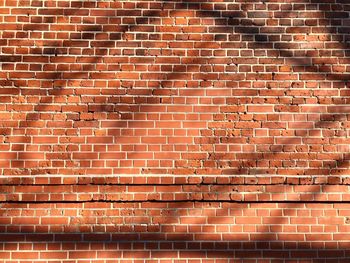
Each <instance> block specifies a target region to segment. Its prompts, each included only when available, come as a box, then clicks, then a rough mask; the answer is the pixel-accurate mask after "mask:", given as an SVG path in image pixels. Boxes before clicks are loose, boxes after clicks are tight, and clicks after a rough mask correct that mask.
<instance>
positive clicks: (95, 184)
mask: <svg viewBox="0 0 350 263" xmlns="http://www.w3.org/2000/svg"><path fill="white" fill-rule="evenodd" d="M48 178H50V177H48ZM69 178H70V177H69ZM73 178H74V177H73ZM102 178H103V177H102ZM163 178H164V177H163ZM257 178H258V177H257ZM97 179H99V178H98V177H97ZM0 180H1V177H0ZM24 185H31V186H72V185H73V186H82V185H84V186H105V185H107V186H110V185H116V186H154V187H157V186H178V185H184V186H202V185H213V186H223V187H224V186H247V187H250V186H305V187H308V186H309V187H312V186H328V187H333V186H338V185H345V186H350V183H348V184H344V183H338V184H327V183H319V184H317V183H309V184H301V183H299V184H291V183H285V184H283V183H271V184H268V183H265V184H258V183H257V184H249V183H228V184H224V183H176V182H174V183H153V182H150V183H113V182H112V183H109V182H106V183H81V182H80V183H79V182H77V183H68V184H65V183H61V184H58V183H54V184H50V183H47V184H35V183H13V184H11V183H5V184H1V183H0V186H24ZM305 193H313V192H305Z"/></svg>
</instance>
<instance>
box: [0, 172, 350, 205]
mask: <svg viewBox="0 0 350 263" xmlns="http://www.w3.org/2000/svg"><path fill="white" fill-rule="evenodd" d="M0 189H1V194H0V201H1V202H89V201H100V202H104V201H113V202H140V201H154V202H183V201H229V202H259V201H261V202H299V201H301V202H315V201H316V202H350V177H317V176H315V177H263V176H261V177H258V176H257V177H233V176H232V177H221V176H219V177H218V176H197V177H194V176H176V177H172V176H149V177H140V176H123V177H120V176H115V177H93V176H90V177H89V176H84V177H69V176H64V177H57V176H55V177H6V178H1V185H0Z"/></svg>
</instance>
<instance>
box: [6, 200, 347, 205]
mask: <svg viewBox="0 0 350 263" xmlns="http://www.w3.org/2000/svg"><path fill="white" fill-rule="evenodd" d="M7 203H8V204H84V203H111V204H112V203H236V204H350V200H349V201H318V200H316V201H298V200H296V201H294V200H289V201H288V200H283V201H282V200H277V201H235V200H116V201H111V200H86V201H51V200H50V201H0V204H7Z"/></svg>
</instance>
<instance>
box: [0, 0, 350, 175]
mask: <svg viewBox="0 0 350 263" xmlns="http://www.w3.org/2000/svg"><path fill="white" fill-rule="evenodd" d="M62 4H63V6H62V7H59V8H57V7H55V3H45V5H47V6H45V8H40V9H38V10H39V11H38V14H37V13H36V12H37V9H35V8H34V7H33V8H27V9H22V8H19V9H16V10H17V11H16V12H18V13H19V14H22V15H28V16H27V17H26V20H25V21H26V23H25V24H24V25H23V30H22V31H17V33H16V35H15V34H14V33H13V32H6V31H4V32H2V34H3V37H4V41H5V42H4V44H5V45H9V46H15V47H16V46H19V47H21V46H27V47H28V49H27V48H23V50H22V49H20V48H18V49H17V51H19V52H22V54H21V53H19V54H18V55H15V56H13V54H12V53H11V52H13V51H14V50H13V49H11V48H9V49H8V52H7V53H11V54H9V55H7V56H3V57H2V60H3V61H7V63H3V65H2V67H3V76H4V81H3V83H4V84H5V85H6V86H11V87H12V88H10V90H9V89H3V91H4V92H5V93H8V92H9V93H10V94H12V96H10V97H7V98H6V99H11V101H8V103H10V104H8V103H7V104H6V110H8V111H9V112H11V113H10V115H9V116H12V120H13V121H11V122H6V123H4V125H3V126H4V128H3V135H4V142H5V145H4V150H10V149H11V150H12V152H11V153H3V156H4V159H5V158H6V159H8V161H4V162H3V164H4V166H3V168H4V169H3V173H4V174H8V175H10V174H12V173H16V174H22V175H26V174H47V173H49V174H57V173H58V174H72V173H73V174H123V173H134V174H138V173H145V174H147V173H163V174H164V173H165V174H168V173H179V174H251V175H254V174H283V175H290V174H293V175H299V174H305V175H319V174H324V175H331V174H342V173H347V164H348V159H347V155H346V152H347V151H348V147H347V145H346V144H347V125H348V122H347V115H348V114H347V107H346V105H345V104H346V98H345V99H344V98H342V97H341V96H347V93H348V92H347V90H346V89H345V88H346V86H347V85H348V79H349V74H347V73H346V72H347V67H346V65H347V64H348V60H347V55H348V54H347V50H348V41H349V35H348V33H347V30H346V29H347V28H348V27H347V23H348V20H349V19H348V18H349V12H348V10H347V9H348V5H346V4H343V3H341V2H337V3H333V4H330V3H312V4H289V3H285V4H283V5H282V7H281V10H280V11H279V9H278V4H277V5H276V4H275V3H269V2H266V3H263V4H253V3H250V2H247V3H245V2H244V3H230V4H228V3H215V4H212V3H195V2H193V3H192V2H164V3H162V2H150V3H148V2H141V3H136V2H128V3H120V2H101V3H97V2H74V3H69V2H67V3H62ZM64 5H67V6H64ZM69 5H70V6H69ZM95 7H98V8H96V9H95ZM89 8H91V9H90V10H89ZM254 8H255V9H254ZM267 8H272V10H270V9H267ZM315 8H319V10H315ZM275 9H276V10H275ZM308 9H311V10H308ZM314 10H315V11H314ZM88 15H89V16H88ZM20 17H21V19H24V18H23V17H22V16H20ZM39 23H40V24H39ZM172 23H175V25H173V24H172ZM189 23H190V25H188V24H189ZM6 26H7V25H6ZM11 26H12V27H11V28H10V29H12V30H16V29H17V30H18V28H19V27H18V24H11ZM43 31H44V33H43V34H42V33H41V32H43ZM41 34H42V35H41ZM20 37H23V38H25V40H19V38H20ZM41 37H43V39H44V40H42V39H41ZM36 46H37V47H36ZM3 49H4V48H3ZM5 51H7V50H6V49H5ZM28 52H29V54H28ZM22 59H23V61H21V60H22ZM20 62H23V63H20ZM19 70H21V71H22V72H19ZM13 86H15V87H19V88H13ZM13 95H18V96H13ZM304 113H306V114H304ZM11 114H12V115H11ZM23 118H24V119H23ZM18 119H20V120H21V121H20V122H19V123H18V121H17V120H18ZM18 124H19V125H20V126H18V127H17V125H18ZM55 129H56V130H55ZM161 129H163V130H161ZM47 136H49V137H47ZM59 136H60V137H59ZM11 143H12V144H16V145H11ZM324 147H326V149H324ZM10 159H13V161H12V162H11V161H10ZM310 159H311V160H312V161H310ZM10 163H11V168H10ZM38 167H41V168H38ZM76 167H78V168H77V169H76Z"/></svg>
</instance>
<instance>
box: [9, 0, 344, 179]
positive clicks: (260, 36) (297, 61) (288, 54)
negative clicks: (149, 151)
mask: <svg viewBox="0 0 350 263" xmlns="http://www.w3.org/2000/svg"><path fill="white" fill-rule="evenodd" d="M181 5H183V8H184V9H186V10H187V7H189V5H190V6H191V8H193V7H194V6H196V5H197V6H198V4H193V3H191V4H187V3H180V4H179V5H177V7H181ZM185 7H186V8H185ZM153 14H154V15H155V16H159V13H157V12H155V13H153ZM196 14H201V15H202V16H203V17H218V18H220V17H221V16H222V12H217V11H215V10H211V11H208V12H196ZM236 15H237V16H238V17H239V14H238V13H237V14H236ZM234 19H237V17H234ZM234 19H233V20H230V21H231V22H230V23H233V25H234V23H236V22H235V21H234ZM245 23H248V25H245V26H243V27H242V29H240V28H241V27H235V30H236V29H237V31H240V30H241V31H244V32H240V33H242V34H245V35H246V36H247V37H250V38H252V37H253V38H254V39H255V40H257V39H262V40H264V39H270V38H271V36H270V35H269V34H258V33H257V34H254V32H255V31H256V29H254V28H255V27H256V25H255V24H254V23H252V24H251V25H249V22H245ZM129 28H130V29H129ZM133 28H134V27H133V26H130V27H129V26H128V30H133ZM135 28H136V27H135ZM228 28H231V29H229V30H232V32H233V29H232V25H230V27H228ZM226 29H227V28H225V29H222V30H226ZM96 30H97V31H98V32H99V31H101V28H100V27H98V28H97V29H96ZM247 32H249V33H248V34H246V33H247ZM108 43H111V42H108ZM71 44H73V43H71ZM277 44H278V42H277ZM282 44H283V43H281V46H282ZM73 45H74V44H73ZM77 45H78V43H77ZM108 45H109V44H108ZM110 45H113V43H111V44H110ZM261 46H264V47H265V48H266V45H264V44H260V43H257V44H256V47H261ZM277 46H278V45H277ZM346 49H347V48H345V50H346ZM279 52H280V53H283V54H284V55H283V56H284V57H291V59H290V60H288V61H290V62H291V63H292V65H293V63H294V64H295V65H296V67H298V66H299V67H300V66H302V67H303V68H304V69H306V68H307V67H310V60H309V59H306V60H305V59H303V58H302V59H295V58H292V57H293V53H292V52H290V51H288V50H284V49H283V48H281V49H280V50H279ZM102 56H103V55H102ZM101 59H102V60H103V57H102V58H101V57H99V58H97V59H96V61H101ZM189 61H190V62H191V63H190V65H193V64H195V65H196V64H199V65H201V64H204V65H207V64H208V63H209V62H207V61H206V60H203V59H198V60H195V59H194V60H192V58H189ZM305 61H306V62H305ZM89 62H90V63H91V64H93V63H94V61H89ZM312 70H313V68H309V71H312ZM318 73H321V74H322V75H323V74H326V76H324V77H323V79H322V80H326V81H333V80H334V78H336V80H338V81H341V82H342V81H347V80H348V77H347V76H346V75H344V74H338V75H336V76H334V75H331V74H328V73H330V71H328V70H327V67H325V68H324V67H322V68H321V69H319V71H318ZM55 74H56V75H55V76H60V77H61V76H64V72H63V75H62V73H58V75H57V73H55ZM267 75H268V77H269V78H272V75H273V74H272V73H271V74H267ZM76 76H77V78H78V79H80V78H82V77H84V76H86V73H85V72H84V71H83V72H78V73H77V75H76ZM97 76H98V75H96V79H97ZM146 76H148V75H146ZM181 76H182V71H176V72H169V73H168V72H167V73H166V74H164V73H162V74H161V76H159V75H157V76H156V77H152V78H151V79H153V78H154V79H156V80H159V79H163V78H165V80H162V81H161V87H168V86H169V85H171V84H174V83H175V82H171V81H172V80H173V79H174V80H177V79H178V78H181ZM257 76H258V77H264V76H262V75H257ZM51 77H53V76H51ZM148 77H151V76H148ZM215 77H216V75H215ZM276 77H278V76H276V75H275V76H274V78H276ZM54 78H56V77H54ZM57 78H58V77H57ZM200 78H204V80H203V82H205V81H207V80H208V79H210V78H211V75H210V73H208V74H206V75H205V74H204V75H203V76H202V75H201V76H200ZM58 79H60V78H58ZM146 79H147V78H146ZM169 80H171V81H170V82H169ZM212 80H215V78H214V79H212ZM271 80H273V79H271ZM274 80H276V79H274ZM58 82H59V81H58ZM74 82H75V81H72V85H76V84H73V83H74ZM180 83H181V81H180ZM59 90H60V89H58V90H52V93H51V94H52V95H55V96H56V95H58V94H63V93H60V92H61V91H59ZM161 91H162V90H161V89H159V91H156V92H161ZM16 92H17V91H16ZM38 92H39V93H40V94H41V91H40V89H39V90H38ZM62 92H63V91H62ZM64 92H67V91H64ZM42 105H43V106H44V108H45V107H46V109H48V108H49V107H48V105H46V104H39V105H38V106H39V107H37V110H39V109H40V107H41V106H42ZM106 108H107V109H108V107H107V106H98V107H96V108H94V110H92V112H94V113H95V112H102V113H103V112H105V111H106ZM102 109H103V110H102ZM137 109H140V107H135V108H133V110H132V111H133V112H135V111H136V112H137ZM134 110H135V111H134ZM113 111H114V110H113ZM139 112H140V111H139ZM126 115H127V114H126ZM337 116H338V115H337ZM29 118H31V117H29ZM29 120H31V119H29ZM72 120H74V119H72ZM91 123H93V121H92V122H91ZM314 125H315V127H317V126H319V127H321V126H323V125H326V124H325V122H323V121H321V120H320V122H316V124H314ZM310 131H311V132H313V131H317V129H314V130H310ZM310 131H309V132H310ZM23 140H24V142H27V141H26V139H23ZM291 141H293V140H291ZM285 145H287V146H288V145H289V143H286V144H284V145H283V147H284V146H285ZM279 155H280V156H282V155H283V154H282V153H277V154H275V153H272V154H269V153H268V154H267V156H271V159H276V158H277V156H279ZM257 156H258V157H259V158H260V157H261V156H264V155H260V154H258V155H257ZM209 157H211V158H212V159H214V160H217V159H219V158H221V157H220V155H209ZM252 157H254V155H252ZM209 159H210V158H209ZM343 159H346V158H343ZM253 160H255V158H253ZM209 161H210V160H209ZM249 161H250V159H249V158H248V161H247V162H243V164H242V165H243V169H244V168H246V166H247V165H249ZM337 162H338V164H335V166H334V164H331V167H332V168H336V167H339V166H342V158H340V159H339V160H338V161H337ZM248 167H249V166H248ZM310 171H311V170H310ZM190 172H193V171H190ZM229 172H232V171H229ZM242 172H244V170H240V173H242ZM306 174H307V172H306Z"/></svg>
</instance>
